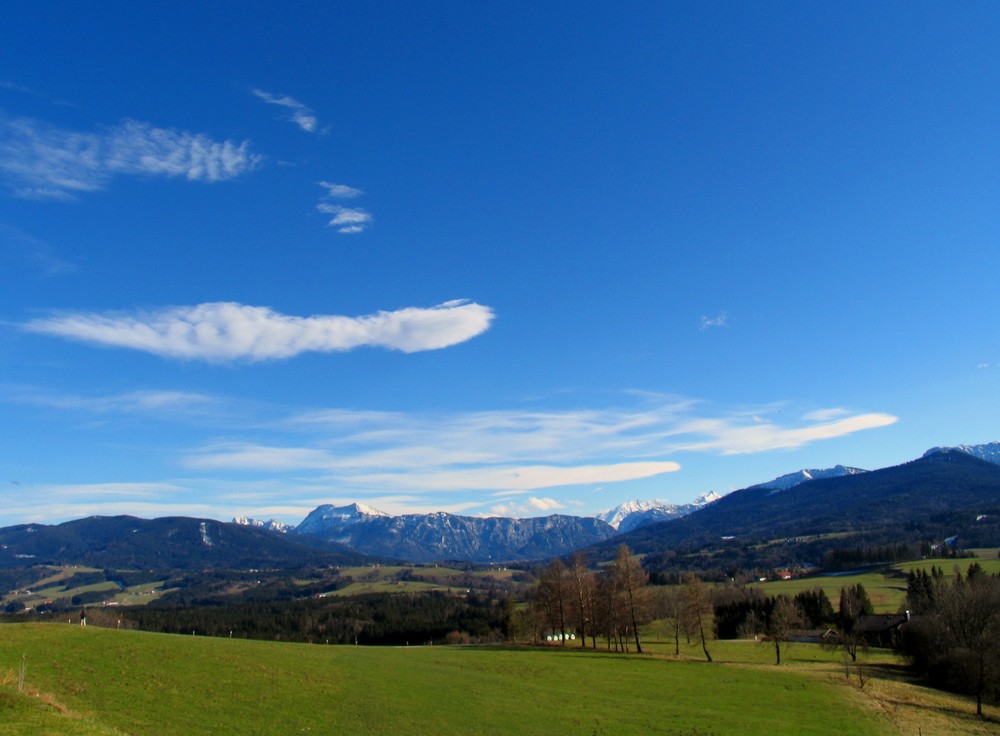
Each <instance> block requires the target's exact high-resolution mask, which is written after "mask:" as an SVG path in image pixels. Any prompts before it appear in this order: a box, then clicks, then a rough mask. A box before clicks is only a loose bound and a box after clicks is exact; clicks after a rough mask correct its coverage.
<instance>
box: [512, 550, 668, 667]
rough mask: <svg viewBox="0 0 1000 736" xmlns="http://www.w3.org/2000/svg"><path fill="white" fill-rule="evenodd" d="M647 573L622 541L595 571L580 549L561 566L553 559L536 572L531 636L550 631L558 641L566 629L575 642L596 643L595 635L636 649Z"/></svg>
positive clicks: (645, 609) (648, 613) (645, 612)
mask: <svg viewBox="0 0 1000 736" xmlns="http://www.w3.org/2000/svg"><path fill="white" fill-rule="evenodd" d="M648 582H649V578H648V576H647V575H646V572H645V571H644V570H643V569H642V565H641V564H640V563H639V560H638V559H636V558H635V557H634V556H633V555H632V553H631V551H630V550H629V548H628V547H627V546H626V545H624V544H623V545H621V546H620V547H619V548H618V553H617V555H616V556H615V560H614V562H612V563H611V564H610V565H608V566H607V567H605V568H604V569H603V570H601V571H600V572H595V571H593V570H591V569H590V568H589V566H588V565H587V560H586V558H585V557H584V555H583V554H582V553H581V552H577V553H576V554H574V555H573V557H572V558H571V559H570V563H569V565H568V566H567V565H566V564H565V563H563V562H562V561H561V560H559V559H555V560H553V561H552V562H550V563H549V564H548V565H546V566H545V567H544V568H543V569H542V570H541V571H540V573H539V580H538V585H537V587H536V588H535V591H534V594H533V596H532V600H531V611H530V612H531V625H532V628H533V629H534V634H535V635H536V636H545V635H546V634H548V635H549V636H555V637H556V638H557V639H558V640H559V641H560V642H561V643H562V644H563V645H564V646H565V644H566V642H567V641H568V640H569V638H570V635H572V636H573V638H575V639H578V640H579V642H580V646H581V647H585V646H587V641H588V638H589V640H590V646H592V647H593V648H595V649H596V648H597V641H598V639H599V638H600V639H603V640H604V641H605V642H606V645H607V648H608V649H613V650H615V651H631V648H632V647H633V646H634V647H635V651H636V652H642V640H641V638H640V636H639V627H640V626H642V625H643V624H645V623H648V622H649V621H650V620H651V619H652V607H651V605H650V596H649V589H648V588H647V583H648Z"/></svg>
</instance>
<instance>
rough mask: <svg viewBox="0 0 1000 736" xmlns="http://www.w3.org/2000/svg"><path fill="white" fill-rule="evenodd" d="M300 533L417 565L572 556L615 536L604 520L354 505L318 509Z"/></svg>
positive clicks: (302, 525) (308, 517) (298, 530)
mask: <svg viewBox="0 0 1000 736" xmlns="http://www.w3.org/2000/svg"><path fill="white" fill-rule="evenodd" d="M296 532H297V533H300V534H309V535H313V536H318V537H321V538H323V539H327V540H330V541H335V542H340V543H342V544H346V545H347V546H349V547H351V548H352V549H355V550H357V551H359V552H364V553H365V554H371V555H377V556H385V557H396V558H399V559H405V560H410V561H413V562H433V561H437V560H471V561H473V562H501V561H509V560H531V559H543V558H547V557H554V556H556V555H562V554H568V553H569V552H571V551H573V550H574V549H578V548H580V547H586V546H588V545H590V544H595V543H597V542H601V541H603V540H605V539H608V538H609V537H611V536H613V535H614V533H615V530H614V528H613V527H612V526H611V525H609V524H607V523H606V522H604V521H601V520H600V519H590V518H581V517H576V516H561V515H555V516H545V517H540V518H533V519H508V518H503V517H491V518H479V517H472V516H456V515H454V514H446V513H435V514H405V515H403V516H390V515H388V514H383V513H382V512H379V511H376V510H375V509H369V508H366V507H362V506H359V505H358V504H353V505H351V506H341V507H335V506H329V505H327V506H320V507H319V508H317V509H315V510H314V511H313V512H312V513H310V514H309V516H307V517H306V518H305V520H304V521H303V522H302V523H301V524H299V526H298V527H296Z"/></svg>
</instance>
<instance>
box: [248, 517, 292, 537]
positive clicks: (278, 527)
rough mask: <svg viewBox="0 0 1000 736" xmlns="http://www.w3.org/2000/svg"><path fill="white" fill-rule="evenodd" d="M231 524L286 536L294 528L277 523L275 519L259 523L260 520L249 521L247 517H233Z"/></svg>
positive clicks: (280, 522) (281, 522)
mask: <svg viewBox="0 0 1000 736" xmlns="http://www.w3.org/2000/svg"><path fill="white" fill-rule="evenodd" d="M233 523H234V524H239V525H240V526H255V527H259V528H261V529H267V531H269V532H280V533H281V534H287V533H288V532H290V531H292V530H293V529H294V528H295V527H293V526H292V525H291V524H286V523H284V522H283V521H278V520H277V519H269V520H268V521H261V520H260V519H251V518H250V517H249V516H235V517H233Z"/></svg>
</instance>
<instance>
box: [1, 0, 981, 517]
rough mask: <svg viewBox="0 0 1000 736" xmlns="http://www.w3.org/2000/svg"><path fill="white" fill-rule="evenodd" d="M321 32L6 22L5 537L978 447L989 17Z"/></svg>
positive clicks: (645, 14)
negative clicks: (125, 520) (67, 523)
mask: <svg viewBox="0 0 1000 736" xmlns="http://www.w3.org/2000/svg"><path fill="white" fill-rule="evenodd" d="M308 5H316V6H317V7H308V8H307V7H305V6H302V7H300V6H298V5H296V4H292V5H291V6H290V7H281V6H279V5H278V4H262V3H254V2H251V3H243V4H240V5H238V6H237V5H223V4H215V3H207V4H206V3H191V2H177V3H169V4H159V5H153V6H150V5H149V4H133V3H99V4H97V5H94V4H90V5H87V6H82V5H79V4H75V3H51V2H48V3H47V2H33V3H27V2H25V3H16V6H17V7H16V11H15V12H10V13H8V14H7V17H6V19H5V22H4V23H3V24H2V26H0V45H2V47H3V48H4V57H5V62H4V64H3V66H2V67H0V274H2V280H0V284H2V288H0V437H2V443H3V445H2V451H0V525H8V524H15V523H21V522H27V521H50V522H56V521H62V520H66V519H70V518H76V517H79V516H86V515H91V514H118V513H130V514H135V515H139V516H144V517H153V516H164V515H190V516H205V517H211V518H220V519H229V518H230V517H232V516H234V515H239V514H247V515H251V516H256V517H263V518H270V517H276V518H279V519H282V520H285V521H290V522H297V521H299V520H301V519H302V518H303V517H304V516H305V514H306V513H308V512H309V511H310V510H311V509H312V508H314V507H315V506H317V505H319V504H321V503H350V502H353V501H362V502H365V503H368V504H370V505H372V506H375V507H377V508H380V509H382V510H384V511H387V512H391V513H404V512H424V511H436V510H446V511H452V512H456V513H464V514H470V515H484V514H504V515H514V516H535V515H544V514H549V513H573V514H592V513H596V512H597V511H599V510H601V509H605V508H609V507H611V506H614V505H616V504H618V503H621V502H623V501H626V500H629V499H633V498H661V499H665V500H668V501H673V502H679V503H683V502H687V501H690V500H692V499H693V498H695V497H696V496H698V495H700V494H701V493H704V492H707V491H709V490H714V491H717V492H727V491H730V490H733V489H737V488H742V487H745V486H747V485H750V484H753V483H756V482H761V481H764V480H768V479H770V478H772V477H775V476H777V475H781V474H783V473H787V472H791V471H793V470H796V469H799V468H804V467H812V468H817V467H829V466H832V465H834V464H837V463H842V464H847V465H854V466H858V467H864V468H875V467H882V466H886V465H892V464H896V463H899V462H904V461H906V460H910V459H913V458H915V457H917V456H919V455H920V454H921V453H922V452H923V451H924V450H926V449H928V448H929V447H931V446H935V445H947V444H957V443H978V442H986V441H991V440H994V439H997V438H998V437H1000V433H998V431H997V429H996V417H998V416H1000V391H998V388H1000V386H998V383H1000V345H998V341H997V337H996V314H997V313H998V307H1000V289H998V288H997V286H996V282H997V274H998V273H1000V263H998V261H1000V257H998V253H1000V249H998V234H1000V208H998V206H997V202H998V201H1000V198H998V195H1000V165H998V164H1000V136H998V135H997V131H998V123H1000V101H998V100H1000V63H998V62H1000V53H998V51H997V49H998V48H1000V43H998V39H1000V6H997V5H996V4H990V3H964V4H962V5H960V6H955V5H942V4H931V3H892V2H887V3H878V4H872V3H857V4H850V3H837V4H820V3H781V2H778V3H739V4H737V3H659V2H655V3H652V2H651V3H623V4H617V3H615V4H608V3H586V2H583V3H581V2H573V3H558V2H557V3H534V2H532V3H528V2H509V3H508V2H505V3H468V2H429V3H410V2H389V3H348V2H337V3H322V4H308Z"/></svg>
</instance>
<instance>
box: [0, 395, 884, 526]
mask: <svg viewBox="0 0 1000 736" xmlns="http://www.w3.org/2000/svg"><path fill="white" fill-rule="evenodd" d="M0 400H5V401H7V402H11V401H15V402H20V403H24V402H25V401H30V402H33V403H35V404H38V405H44V406H47V407H52V408H55V409H60V410H64V411H67V412H74V413H77V414H82V415H87V414H89V415H91V416H92V417H93V418H106V417H107V416H108V415H110V414H112V413H114V412H117V413H120V414H121V415H122V416H127V417H128V418H129V421H130V426H133V427H135V428H136V429H137V430H138V429H140V428H141V426H142V425H141V423H140V422H141V420H142V419H143V417H144V416H149V417H154V418H155V421H156V424H157V426H159V425H160V424H162V419H163V417H164V416H167V417H168V418H171V419H173V420H179V421H185V420H190V426H191V428H192V432H193V431H195V430H196V429H197V428H198V427H210V428H211V429H210V430H209V431H210V433H211V434H210V435H209V436H205V437H204V438H203V440H202V441H197V440H196V441H194V442H193V444H192V445H191V446H189V447H188V448H187V449H185V450H181V451H177V450H175V449H170V450H169V451H168V452H167V453H164V454H165V455H172V456H173V458H174V460H173V462H174V463H175V465H174V470H176V469H177V467H178V466H179V467H182V468H184V472H185V474H186V475H185V477H183V478H180V479H177V478H172V477H171V478H168V479H167V480H161V481H160V482H156V481H157V479H155V478H154V479H149V478H145V479H138V480H142V481H143V482H138V483H131V484H126V483H108V484H101V483H90V484H86V485H76V486H45V488H47V489H48V490H46V493H47V494H49V495H48V496H46V495H44V494H41V495H40V494H37V493H35V489H36V487H35V486H32V492H31V493H26V492H24V487H23V486H21V485H15V484H13V483H12V484H11V485H10V489H9V492H8V493H7V495H8V496H10V497H11V498H10V499H4V504H3V506H4V515H5V518H6V519H7V520H8V523H16V522H17V521H20V520H35V519H36V518H47V519H49V520H51V519H53V518H55V517H57V516H59V514H56V513H55V512H52V511H50V513H49V516H47V517H38V516H37V514H36V512H37V511H39V510H40V509H43V508H49V509H50V510H51V509H55V508H59V509H62V512H61V513H65V514H66V518H68V517H69V516H81V515H89V514H93V513H136V514H139V515H148V514H153V513H173V514H184V515H204V516H210V517H212V518H223V519H225V518H230V517H231V516H233V515H238V514H248V515H251V516H257V517H261V516H263V517H264V518H267V516H266V515H276V514H277V515H279V516H280V517H282V518H284V520H286V521H290V522H295V521H299V520H301V519H302V518H303V517H304V516H305V514H307V513H308V512H309V511H310V510H312V509H313V508H315V507H316V506H318V505H319V504H321V503H336V504H347V503H351V502H353V501H363V502H365V503H368V504H371V505H373V506H375V507H377V508H379V509H381V510H383V511H387V512H390V513H407V512H410V513H424V512H430V511H441V510H446V511H450V512H453V513H473V514H503V515H514V516H538V515H546V514H550V513H553V512H557V511H560V510H562V509H564V508H565V509H573V510H574V512H579V510H580V509H582V508H583V507H584V506H587V505H589V504H590V503H593V502H594V501H595V499H596V498H597V495H600V497H601V498H608V497H609V496H614V494H616V493H621V491H615V490H614V489H615V488H625V487H628V486H627V484H634V483H636V482H641V483H650V482H651V483H655V484H657V485H658V486H659V485H660V484H661V481H660V479H661V478H664V477H666V476H667V475H670V474H676V473H678V472H682V468H681V464H682V463H684V462H687V461H691V462H692V463H695V459H694V455H706V454H707V455H712V456H724V455H740V454H754V453H768V452H774V451H779V450H791V449H795V448H799V447H803V446H805V445H809V444H812V443H817V442H822V441H825V440H831V439H835V438H837V437H847V436H849V435H852V434H855V433H857V432H862V431H867V430H870V429H875V428H878V427H884V426H888V425H889V424H892V423H893V422H895V421H896V417H893V416H891V415H888V414H883V413H870V412H858V411H851V410H846V409H844V408H836V409H820V410H818V411H815V410H813V411H806V412H802V413H800V414H798V415H796V414H795V413H794V412H792V411H790V407H789V405H787V404H774V405H770V406H752V407H739V408H733V407H725V406H716V405H711V404H709V403H708V402H703V401H697V400H691V399H684V398H678V397H668V396H660V397H655V396H650V395H648V394H647V395H643V396H642V397H641V398H640V399H638V400H635V396H633V399H632V400H631V401H627V402H626V403H624V404H620V405H618V406H617V407H601V408H577V409H560V410H556V409H553V410H545V411H539V410H531V409H528V410H523V409H521V410H519V409H504V410H492V411H490V410H487V411H476V412H426V413H420V412H402V411H373V410H353V409H344V408H331V409H323V410H311V411H294V410H289V409H287V408H285V407H281V406H275V405H270V404H262V403H255V402H234V401H233V400H231V399H226V398H224V397H212V396H205V395H201V394H188V393H185V392H179V391H178V392H171V391H136V392H129V393H124V394H119V395H108V396H103V397H73V396H58V395H57V396H45V395H44V393H43V392H41V390H35V391H27V390H17V387H14V388H13V389H11V388H10V387H8V388H7V390H3V391H0ZM217 409H221V411H220V410H217ZM115 424H116V425H120V422H117V423H115ZM262 438H266V439H262ZM169 472H170V473H171V474H172V473H173V471H169ZM22 480H23V479H22ZM759 480H760V478H747V479H745V481H746V483H747V484H749V483H750V482H751V481H759ZM38 487H41V486H38ZM584 489H586V490H587V492H586V493H585V492H584ZM662 490H663V489H662V486H660V487H659V488H658V491H657V493H661V492H662ZM701 490H703V489H701ZM91 491H92V492H93V493H91ZM596 492H599V494H597V493H596ZM2 493H3V491H2V489H0V494H2ZM88 496H92V498H88ZM584 497H586V498H587V499H588V500H586V501H583V500H581V499H583V498H584ZM32 499H34V500H32ZM8 500H9V501H10V503H8Z"/></svg>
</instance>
